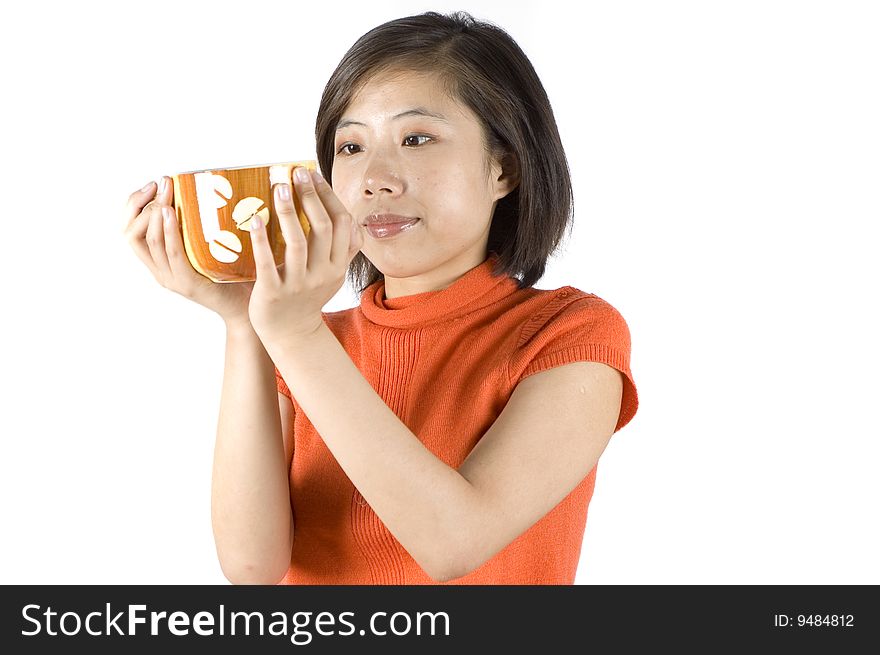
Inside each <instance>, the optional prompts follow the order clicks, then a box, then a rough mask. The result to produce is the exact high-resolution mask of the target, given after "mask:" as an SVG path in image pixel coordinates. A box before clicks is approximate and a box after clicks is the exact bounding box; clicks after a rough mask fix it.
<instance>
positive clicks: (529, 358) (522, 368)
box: [508, 287, 639, 432]
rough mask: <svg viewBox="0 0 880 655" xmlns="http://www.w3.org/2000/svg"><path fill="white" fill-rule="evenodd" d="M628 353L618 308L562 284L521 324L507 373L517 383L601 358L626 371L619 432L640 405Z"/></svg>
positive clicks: (628, 341)
mask: <svg viewBox="0 0 880 655" xmlns="http://www.w3.org/2000/svg"><path fill="white" fill-rule="evenodd" d="M630 351H631V338H630V331H629V326H628V325H627V323H626V321H625V320H624V318H623V316H622V315H621V314H620V312H618V311H617V309H615V308H614V307H613V306H612V305H611V304H609V303H608V302H606V301H605V300H603V299H602V298H599V297H598V296H596V295H594V294H588V293H585V292H583V291H580V290H579V289H575V288H573V287H564V288H563V289H560V290H557V291H556V292H555V293H554V295H553V297H552V298H551V299H550V300H549V302H548V303H547V304H546V305H544V306H543V307H542V308H541V309H540V310H539V311H538V312H537V313H536V314H535V315H534V316H532V318H531V319H530V320H529V321H527V322H526V324H525V325H524V326H523V328H522V330H521V332H520V336H519V340H518V343H517V348H516V351H515V353H514V355H513V357H511V359H510V362H509V364H508V374H509V377H510V380H511V381H512V382H513V383H514V384H519V382H521V381H522V380H524V379H525V378H527V377H528V376H530V375H534V374H535V373H540V372H541V371H546V370H548V369H551V368H554V367H556V366H562V365H564V364H570V363H572V362H601V363H603V364H607V365H608V366H611V367H612V368H615V369H617V370H618V371H620V372H621V373H622V374H623V397H622V399H621V403H620V417H619V419H618V421H617V426H616V427H615V428H614V431H615V432H617V431H618V430H620V429H621V428H622V427H623V426H625V425H626V424H627V423H629V422H630V421H631V420H632V418H633V416H635V414H636V411H637V410H638V406H639V400H638V392H637V390H636V384H635V379H634V378H633V374H632V371H631V370H630Z"/></svg>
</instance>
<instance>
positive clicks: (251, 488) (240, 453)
mask: <svg viewBox="0 0 880 655" xmlns="http://www.w3.org/2000/svg"><path fill="white" fill-rule="evenodd" d="M282 399H283V400H282ZM279 403H281V405H280V411H279ZM291 413H292V408H291V407H290V401H289V400H288V399H287V398H286V397H284V396H280V394H278V390H277V386H276V381H275V365H274V364H273V363H272V360H271V359H270V358H269V355H268V354H267V353H266V350H265V348H264V347H263V344H262V343H261V342H260V339H259V337H257V335H256V333H255V332H254V330H253V328H252V327H251V325H250V324H249V323H236V324H227V326H226V364H225V369H224V372H223V390H222V395H221V399H220V418H219V421H218V425H217V441H216V444H215V447H214V469H213V477H212V483H211V524H212V527H213V530H214V541H215V544H216V547H217V555H218V557H219V559H220V567H221V568H222V570H223V574H224V575H225V576H226V578H227V579H228V580H229V581H230V582H232V583H233V584H276V583H277V582H278V581H279V580H281V578H282V577H283V576H284V574H285V572H286V571H287V569H288V567H289V566H290V553H291V548H292V546H293V513H292V511H291V506H290V487H289V482H288V467H289V460H288V459H287V457H286V452H292V438H293V435H292V434H285V435H283V436H282V425H284V426H285V429H286V430H288V431H289V432H292V428H291V427H290V426H291V425H292V422H291V421H290V418H291ZM282 414H286V416H285V417H284V418H285V420H284V422H283V423H282ZM287 442H289V443H287Z"/></svg>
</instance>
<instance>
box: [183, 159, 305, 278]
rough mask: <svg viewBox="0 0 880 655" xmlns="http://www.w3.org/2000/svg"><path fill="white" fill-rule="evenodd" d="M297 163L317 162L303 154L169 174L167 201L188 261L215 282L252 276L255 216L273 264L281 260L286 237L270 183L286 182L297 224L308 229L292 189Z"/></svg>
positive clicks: (254, 273)
mask: <svg viewBox="0 0 880 655" xmlns="http://www.w3.org/2000/svg"><path fill="white" fill-rule="evenodd" d="M299 166H303V167H305V168H308V169H310V170H316V168H317V164H316V162H315V161H314V160H304V161H296V162H284V163H280V164H266V165H263V166H240V167H238V168H213V169H208V170H202V171H189V172H186V173H178V174H177V175H172V179H173V181H174V198H173V199H172V206H173V208H174V210H175V211H176V212H177V220H178V222H179V224H180V229H181V232H182V234H183V245H184V248H185V250H186V256H187V258H188V259H189V261H190V264H192V267H193V268H194V269H195V270H196V271H198V272H199V273H201V274H202V275H204V276H205V277H207V278H208V279H211V280H213V281H214V282H245V281H251V280H256V279H257V274H256V267H255V266H254V254H253V248H252V246H251V238H250V226H251V223H250V222H251V219H253V217H254V216H259V217H260V219H261V220H262V222H263V224H264V225H265V226H266V233H267V234H268V236H269V243H270V244H271V246H272V253H273V255H274V256H275V265H276V266H278V265H279V264H281V263H282V262H283V261H284V246H285V243H284V237H283V236H282V234H281V227H280V225H279V224H278V214H277V213H276V212H275V205H274V203H273V201H272V198H273V195H272V194H273V191H274V185H275V184H278V183H279V182H286V183H287V184H289V185H290V187H291V190H292V193H291V196H292V197H293V203H294V206H295V207H296V212H297V215H298V216H299V222H300V225H301V226H302V229H303V231H304V232H305V233H306V235H308V233H309V222H308V219H307V218H306V215H305V213H304V212H303V209H302V205H301V204H300V201H299V198H298V197H297V194H296V192H295V191H293V188H294V186H293V181H292V175H293V171H294V169H295V168H297V167H299Z"/></svg>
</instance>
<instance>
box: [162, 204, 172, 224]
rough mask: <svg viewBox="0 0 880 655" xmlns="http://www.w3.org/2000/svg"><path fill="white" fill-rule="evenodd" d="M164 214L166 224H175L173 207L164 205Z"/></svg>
mask: <svg viewBox="0 0 880 655" xmlns="http://www.w3.org/2000/svg"><path fill="white" fill-rule="evenodd" d="M162 214H163V215H164V216H165V225H167V226H168V227H171V226H172V225H174V212H172V211H171V207H162Z"/></svg>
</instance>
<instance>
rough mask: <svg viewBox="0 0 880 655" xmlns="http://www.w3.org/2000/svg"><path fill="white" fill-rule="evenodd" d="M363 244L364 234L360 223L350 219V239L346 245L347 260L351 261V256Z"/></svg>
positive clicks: (356, 252)
mask: <svg viewBox="0 0 880 655" xmlns="http://www.w3.org/2000/svg"><path fill="white" fill-rule="evenodd" d="M363 245H364V235H363V233H362V232H361V227H360V225H358V224H357V221H355V220H352V222H351V240H350V241H349V246H348V261H351V260H352V258H353V257H354V256H355V255H356V254H358V252H359V251H360V249H361V246H363Z"/></svg>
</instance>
